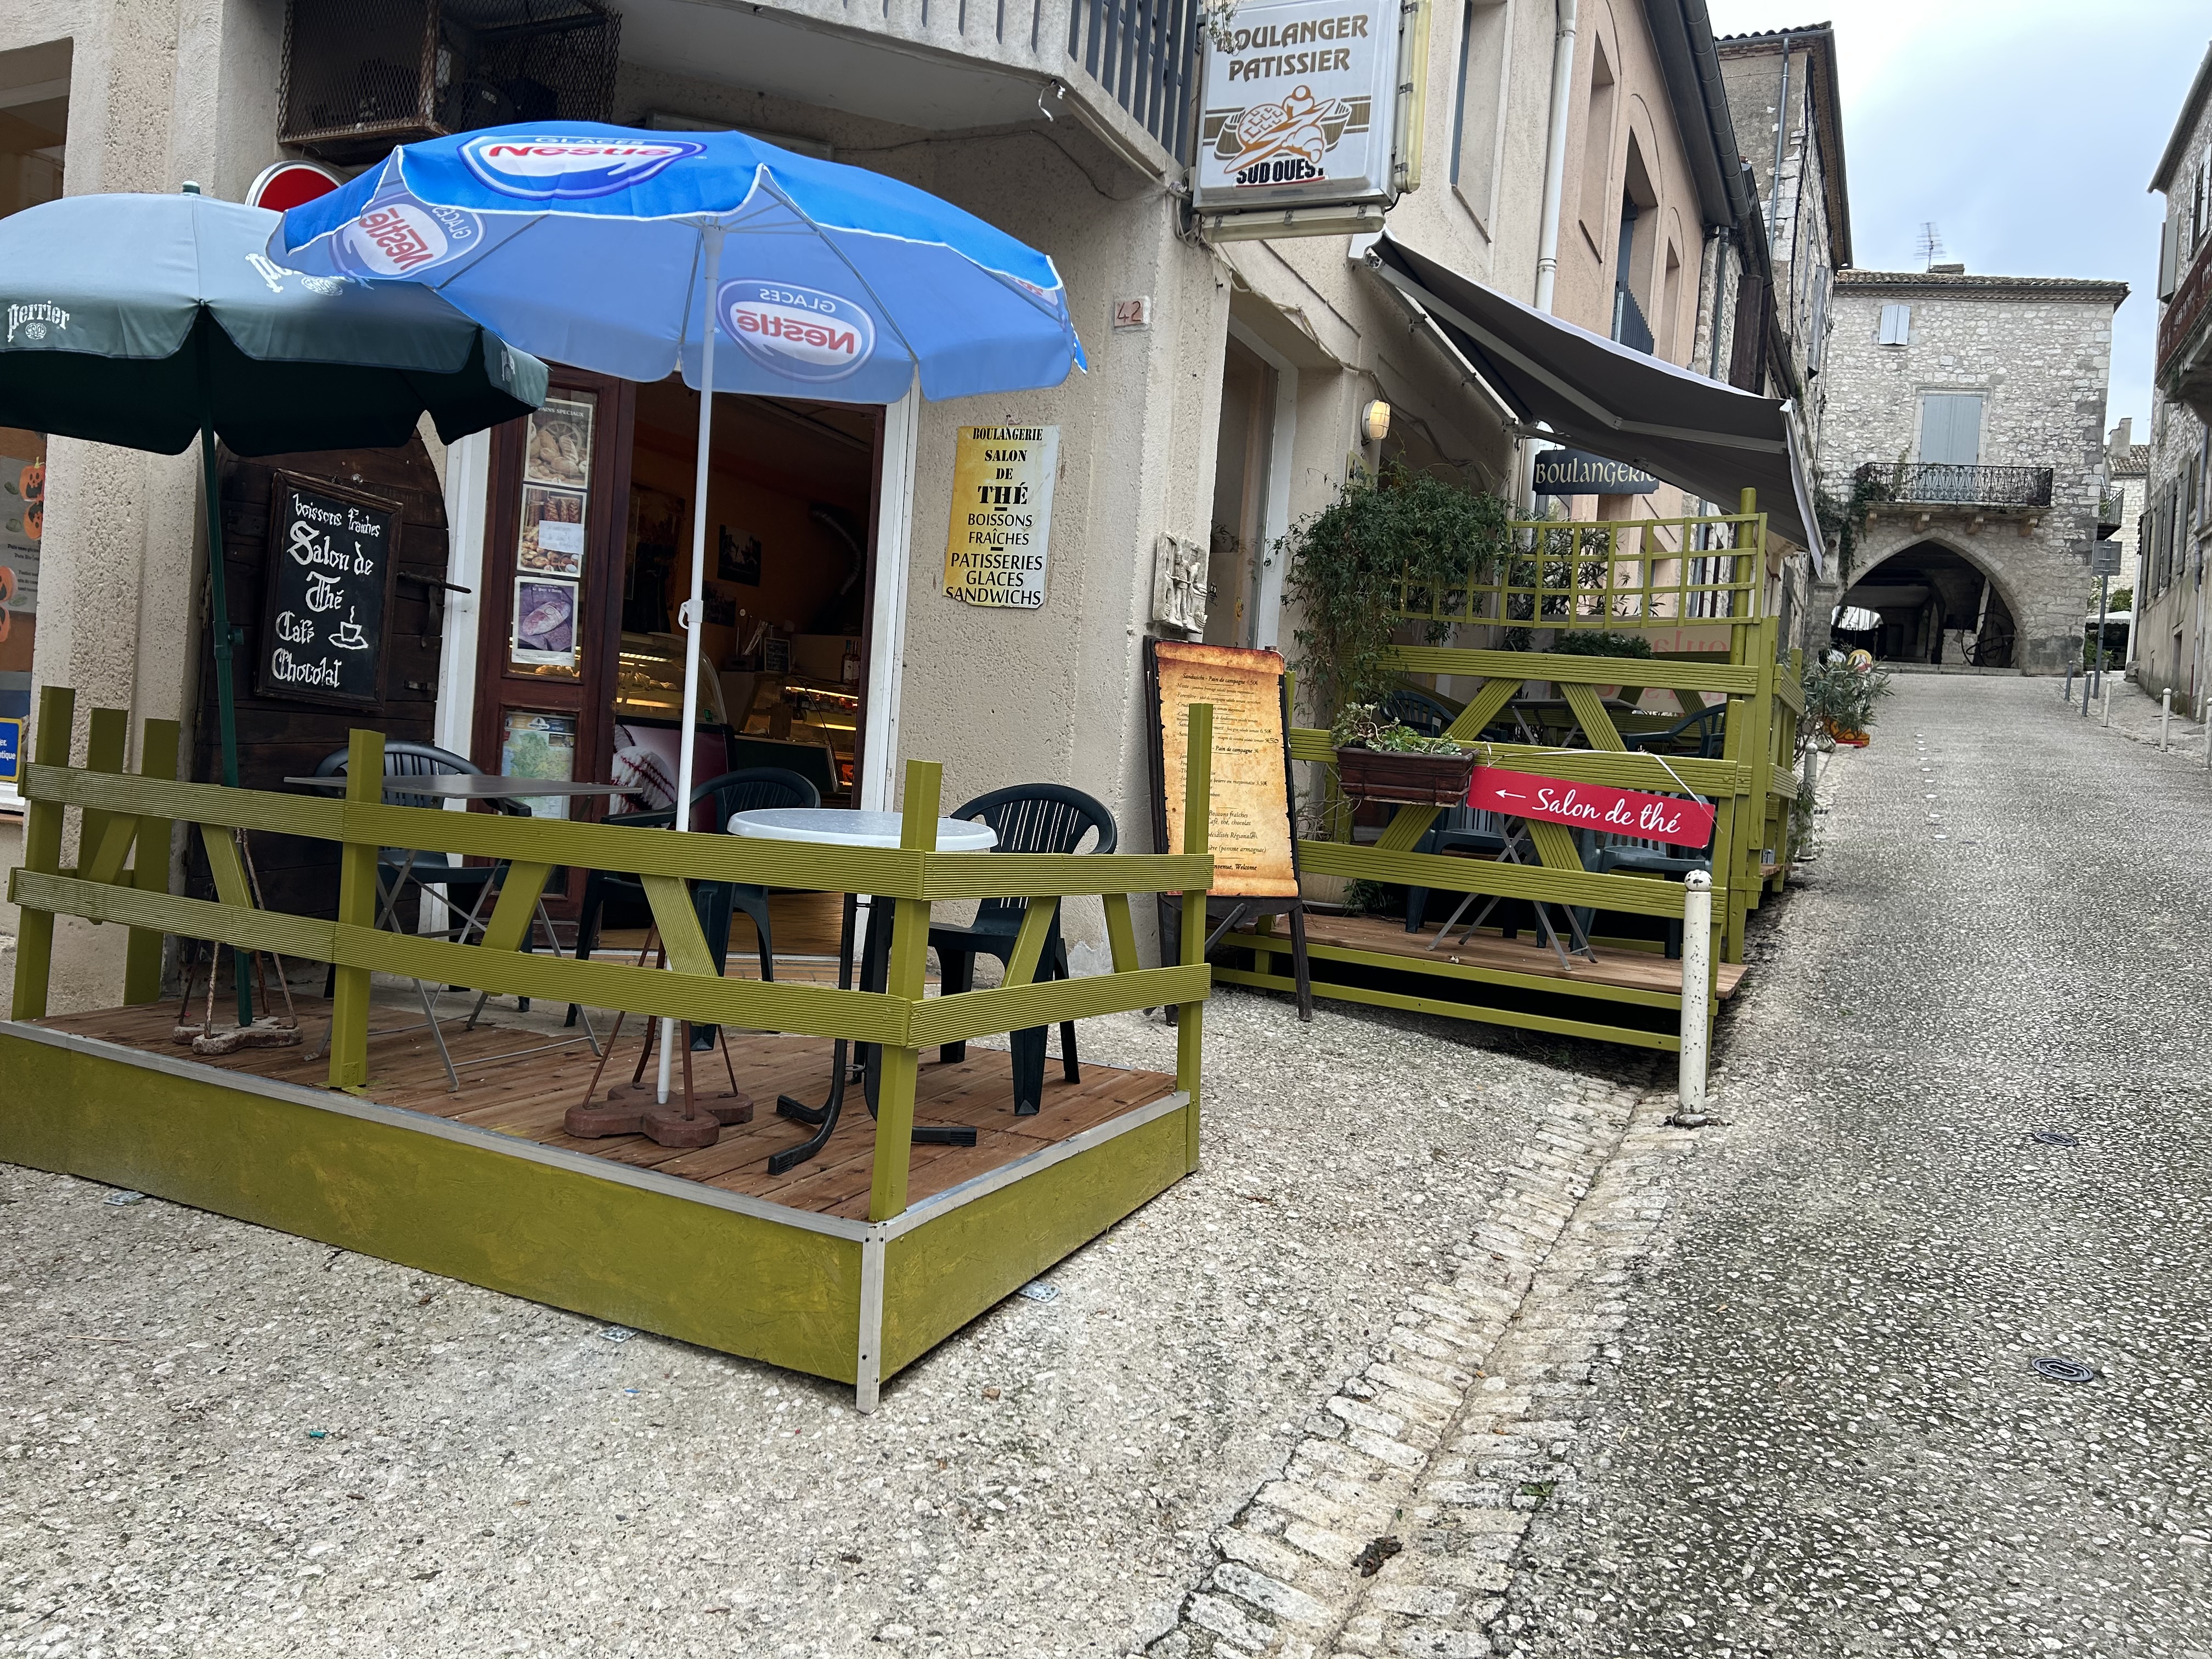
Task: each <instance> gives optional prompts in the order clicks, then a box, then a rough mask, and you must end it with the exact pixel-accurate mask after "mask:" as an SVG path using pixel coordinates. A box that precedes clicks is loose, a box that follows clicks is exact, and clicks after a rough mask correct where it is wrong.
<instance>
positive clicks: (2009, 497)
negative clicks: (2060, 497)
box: [1856, 461, 2051, 507]
mask: <svg viewBox="0 0 2212 1659" xmlns="http://www.w3.org/2000/svg"><path fill="white" fill-rule="evenodd" d="M1856 476H1857V478H1858V480H1859V482H1861V483H1868V482H1872V483H1883V484H1887V486H1888V487H1889V489H1888V499H1889V500H1891V501H1909V502H1912V503H1914V504H1916V505H1920V506H1928V505H1931V504H1932V505H1940V506H1943V507H2048V506H2050V505H2051V468H2050V467H2047V466H1954V465H1951V464H1950V463H1948V462H1947V461H1923V462H1918V463H1916V464H1915V465H1910V466H1899V465H1891V464H1887V463H1884V462H1881V461H1869V462H1868V463H1867V464H1866V465H1864V466H1863V467H1861V468H1860V469H1859V470H1858V472H1857V475H1856Z"/></svg>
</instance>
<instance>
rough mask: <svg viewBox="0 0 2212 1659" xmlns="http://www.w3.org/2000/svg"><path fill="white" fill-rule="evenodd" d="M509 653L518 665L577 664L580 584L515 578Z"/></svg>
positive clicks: (553, 665)
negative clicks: (577, 593) (512, 633)
mask: <svg viewBox="0 0 2212 1659" xmlns="http://www.w3.org/2000/svg"><path fill="white" fill-rule="evenodd" d="M508 654H509V656H510V657H511V658H512V659H513V661H514V663H515V665H517V666H518V667H525V668H561V669H567V670H569V671H574V669H575V666H576V584H575V583H574V582H561V581H541V580H535V579H533V578H532V577H529V576H518V577H516V578H515V579H514V641H513V646H512V647H511V648H510V650H509V653H508Z"/></svg>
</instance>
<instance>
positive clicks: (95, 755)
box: [76, 708, 131, 878]
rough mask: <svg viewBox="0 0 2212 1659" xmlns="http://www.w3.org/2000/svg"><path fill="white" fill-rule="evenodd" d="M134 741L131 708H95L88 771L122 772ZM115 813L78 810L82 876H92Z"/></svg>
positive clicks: (88, 735) (89, 723) (87, 737)
mask: <svg viewBox="0 0 2212 1659" xmlns="http://www.w3.org/2000/svg"><path fill="white" fill-rule="evenodd" d="M130 744H131V712H130V710H128V709H125V708H95V709H94V710H93V711H92V714H91V717H90V718H89V719H88V720H86V722H85V734H84V769H85V770H86V771H88V772H109V773H119V772H121V771H122V770H123V757H124V754H125V751H126V750H128V749H129V747H130ZM113 816H114V815H113V814H112V813H111V812H109V811H106V809H104V808H100V807H93V806H88V807H86V808H85V809H84V810H83V811H81V812H80V813H78V815H77V826H76V872H77V875H78V876H79V877H80V878H88V877H90V876H91V873H92V862H93V854H94V851H96V850H97V849H98V848H99V846H100V842H102V841H103V840H105V839H106V836H107V825H108V820H109V819H110V818H111V817H113Z"/></svg>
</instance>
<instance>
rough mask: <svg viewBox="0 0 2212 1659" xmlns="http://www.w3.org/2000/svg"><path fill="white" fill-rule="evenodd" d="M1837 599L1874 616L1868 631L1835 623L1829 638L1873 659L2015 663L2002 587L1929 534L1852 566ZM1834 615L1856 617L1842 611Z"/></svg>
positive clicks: (2011, 619) (2011, 621)
mask: <svg viewBox="0 0 2212 1659" xmlns="http://www.w3.org/2000/svg"><path fill="white" fill-rule="evenodd" d="M1843 605H1844V608H1845V610H1846V611H1852V610H1857V611H1871V612H1873V613H1874V614H1875V616H1876V617H1879V619H1880V620H1879V622H1878V623H1876V625H1875V627H1873V628H1870V629H1842V628H1840V627H1838V629H1835V630H1834V635H1835V642H1836V644H1837V645H1838V646H1840V647H1844V648H1845V649H1850V648H1852V647H1865V648H1866V649H1868V650H1870V651H1872V652H1873V653H1874V654H1875V659H1877V660H1879V661H1884V662H1915V663H1930V664H1936V665H1942V664H1948V665H1951V666H1953V667H1960V666H1972V667H1976V668H2012V667H2015V666H2017V665H2018V664H2017V663H2016V661H2015V652H2016V648H2017V646H2018V643H2019V635H2020V625H2019V621H2018V617H2019V611H2018V610H2017V608H2016V607H2015V605H2013V603H2012V602H2011V600H2010V599H2009V598H2008V596H2007V595H2006V593H2005V592H2004V589H2003V587H2002V585H2001V584H2000V583H1999V582H1998V581H1997V580H1996V578H1995V577H1994V576H1992V575H1991V574H1990V572H1989V571H1988V570H1987V569H1986V568H1984V566H1983V565H1982V564H1981V563H1980V562H1978V561H1977V560H1975V559H1973V558H1972V557H1970V556H1967V555H1966V554H1965V553H1962V552H1960V550H1958V549H1957V548H1955V547H1953V546H1951V545H1949V544H1946V543H1944V542H1942V541H1939V540H1937V539H1936V538H1933V537H1923V538H1921V539H1919V540H1917V541H1914V542H1911V543H1909V544H1906V545H1905V546H1903V547H1900V548H1899V549H1897V550H1896V551H1894V552H1893V553H1889V554H1886V555H1884V556H1882V557H1881V559H1880V560H1879V561H1878V562H1875V563H1874V564H1872V565H1870V566H1869V567H1868V568H1866V569H1864V570H1863V571H1861V572H1859V573H1858V574H1857V580H1854V581H1853V582H1852V584H1851V586H1850V588H1848V589H1847V590H1846V591H1845V592H1844V597H1843ZM1838 620H1839V621H1841V622H1847V621H1852V620H1857V619H1856V618H1853V617H1850V616H1848V615H1844V616H1842V617H1839V618H1838Z"/></svg>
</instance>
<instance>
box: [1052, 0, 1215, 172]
mask: <svg viewBox="0 0 2212 1659" xmlns="http://www.w3.org/2000/svg"><path fill="white" fill-rule="evenodd" d="M1198 11H1199V5H1198V0H1074V3H1073V5H1071V6H1070V7H1069V8H1068V19H1067V55H1068V57H1069V58H1071V59H1072V60H1073V62H1074V63H1075V64H1077V65H1078V66H1079V68H1081V69H1083V70H1085V72H1087V73H1088V74H1089V75H1090V76H1091V78H1092V79H1094V80H1096V81H1097V82H1098V84H1099V85H1101V86H1102V87H1103V88H1105V89H1106V91H1107V93H1108V94H1109V95H1110V96H1111V97H1112V98H1113V100H1114V101H1115V103H1117V104H1119V105H1121V107H1122V108H1123V109H1125V110H1127V112H1129V115H1130V117H1131V118H1133V119H1134V120H1135V121H1136V123H1137V125H1139V126H1141V127H1142V128H1144V130H1145V131H1146V132H1149V133H1150V134H1152V137H1154V138H1155V139H1156V140H1158V143H1159V145H1160V148H1161V149H1164V150H1166V151H1167V152H1168V153H1169V154H1170V155H1172V156H1174V157H1175V158H1176V161H1180V162H1182V163H1183V164H1184V165H1185V166H1186V167H1187V166H1188V165H1189V163H1190V160H1191V155H1192V153H1193V149H1192V139H1191V133H1192V128H1193V125H1194V123H1193V121H1192V88H1194V86H1195V85H1196V84H1197V81H1198Z"/></svg>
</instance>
